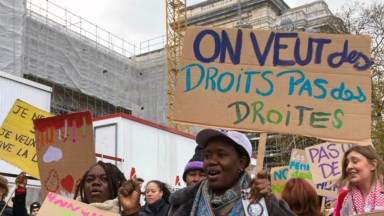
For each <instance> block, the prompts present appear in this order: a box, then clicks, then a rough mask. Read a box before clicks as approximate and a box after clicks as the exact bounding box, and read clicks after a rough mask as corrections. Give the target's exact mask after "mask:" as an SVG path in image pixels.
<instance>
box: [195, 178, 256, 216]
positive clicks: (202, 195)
mask: <svg viewBox="0 0 384 216" xmlns="http://www.w3.org/2000/svg"><path fill="white" fill-rule="evenodd" d="M250 180H251V177H250V176H249V175H248V173H246V172H243V174H241V176H240V179H239V181H238V183H237V184H236V186H235V187H233V188H231V189H229V190H227V191H226V192H225V193H224V194H223V195H222V196H219V197H215V194H214V193H213V190H212V188H211V187H210V186H209V184H208V180H204V181H203V182H202V183H201V185H200V187H199V190H198V191H197V194H196V197H195V201H194V203H193V206H192V211H191V216H217V215H220V216H221V215H222V216H224V215H225V216H227V215H228V216H235V215H239V216H245V212H244V207H243V204H242V202H241V194H240V192H241V190H242V189H246V188H248V187H249V182H250Z"/></svg>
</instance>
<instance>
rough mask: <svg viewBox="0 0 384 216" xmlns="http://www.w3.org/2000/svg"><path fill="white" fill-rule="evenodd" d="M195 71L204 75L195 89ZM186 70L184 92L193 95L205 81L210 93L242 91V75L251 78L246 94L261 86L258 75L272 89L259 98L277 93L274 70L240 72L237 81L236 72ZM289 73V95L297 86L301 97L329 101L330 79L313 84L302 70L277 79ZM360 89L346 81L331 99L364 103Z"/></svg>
mask: <svg viewBox="0 0 384 216" xmlns="http://www.w3.org/2000/svg"><path fill="white" fill-rule="evenodd" d="M192 68H198V69H200V70H198V71H199V72H198V73H200V74H199V75H197V76H196V75H194V77H199V80H198V82H197V83H196V84H195V85H194V86H192V85H193V84H192V83H191V82H192V81H191V77H192V75H191V73H192V72H191V70H192ZM185 70H186V89H185V90H184V92H189V91H191V90H194V89H196V88H197V87H199V86H200V85H201V83H203V81H204V79H205V89H206V90H208V89H209V85H211V88H210V90H211V91H216V89H217V90H218V91H219V92H222V93H225V92H229V91H231V89H232V88H233V86H234V84H235V83H236V87H235V88H236V92H238V91H239V90H240V81H241V75H242V74H244V75H245V76H246V77H247V78H246V81H245V88H244V92H245V93H246V94H248V93H249V92H250V90H251V84H252V83H258V82H256V81H254V79H256V78H255V77H253V76H256V75H260V77H261V78H262V79H263V80H264V81H265V82H267V83H268V85H269V89H267V90H264V91H261V90H260V89H259V88H256V89H254V91H255V92H256V93H257V94H258V95H261V96H270V95H271V94H272V93H273V91H274V84H273V82H272V81H271V79H270V78H271V77H267V75H270V76H271V75H273V72H272V71H264V72H260V71H245V72H242V73H240V74H239V75H238V76H237V80H236V78H235V75H234V74H233V73H230V72H225V73H221V74H219V70H218V69H217V68H215V67H209V68H208V69H207V75H205V69H204V67H203V66H202V65H200V64H191V65H188V66H186V67H184V68H182V69H181V70H180V71H181V72H183V71H185ZM194 71H196V70H194ZM241 71H243V69H241ZM288 74H290V76H289V89H288V95H293V94H294V93H295V87H296V86H297V87H300V88H299V91H298V96H302V95H304V94H305V95H308V96H309V97H314V98H316V99H325V98H326V96H327V93H328V92H327V89H326V88H325V85H327V84H328V83H329V82H328V81H327V80H324V79H315V80H314V81H313V83H312V82H311V81H310V80H309V79H306V78H305V75H304V73H303V72H302V71H300V70H287V71H283V72H280V73H278V74H277V75H276V77H277V78H279V77H283V75H288ZM297 75H298V76H297ZM226 77H228V78H229V82H228V84H227V86H223V84H222V81H223V79H228V78H226ZM252 78H253V79H252ZM216 79H217V81H216ZM314 88H316V89H318V90H320V91H321V92H322V93H321V94H320V95H314V94H313V90H314ZM356 89H357V93H354V92H353V91H352V90H351V89H346V88H345V84H344V82H341V84H340V88H333V89H332V90H331V91H330V96H331V97H332V98H333V99H335V100H343V101H351V100H356V101H358V102H360V103H363V102H365V101H366V100H367V97H366V96H365V94H364V93H363V91H362V90H361V88H360V87H359V86H356ZM342 114H343V113H342Z"/></svg>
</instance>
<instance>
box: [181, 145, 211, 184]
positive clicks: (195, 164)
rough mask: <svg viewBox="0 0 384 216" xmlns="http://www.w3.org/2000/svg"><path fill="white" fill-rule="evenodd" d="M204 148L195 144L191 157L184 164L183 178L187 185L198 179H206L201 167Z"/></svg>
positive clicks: (194, 182)
mask: <svg viewBox="0 0 384 216" xmlns="http://www.w3.org/2000/svg"><path fill="white" fill-rule="evenodd" d="M203 161H204V149H203V148H202V147H200V146H197V147H196V149H195V154H194V155H193V157H192V159H191V160H190V161H189V162H188V163H187V165H185V168H184V173H183V180H184V182H185V183H186V184H187V187H188V186H192V185H194V184H196V183H197V182H199V181H200V180H203V179H206V178H207V177H206V175H205V173H204V169H203Z"/></svg>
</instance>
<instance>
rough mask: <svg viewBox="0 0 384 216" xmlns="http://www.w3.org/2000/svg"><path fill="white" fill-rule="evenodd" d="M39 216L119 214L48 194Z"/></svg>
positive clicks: (114, 215) (115, 215) (109, 215)
mask: <svg viewBox="0 0 384 216" xmlns="http://www.w3.org/2000/svg"><path fill="white" fill-rule="evenodd" d="M38 215H39V216H56V215H57V216H62V215H72V216H84V215H88V216H91V215H92V216H96V215H97V216H107V215H108V216H119V215H120V214H117V213H114V212H111V211H107V210H103V209H100V208H96V207H94V206H92V205H88V204H85V203H82V202H79V201H76V200H74V199H70V198H67V197H64V196H60V195H58V194H54V193H51V192H50V193H48V195H47V198H46V199H45V200H44V203H43V205H42V206H41V208H40V210H39V214H38Z"/></svg>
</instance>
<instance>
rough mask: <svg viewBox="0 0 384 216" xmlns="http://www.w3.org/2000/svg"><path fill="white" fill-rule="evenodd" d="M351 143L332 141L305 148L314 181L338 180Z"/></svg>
mask: <svg viewBox="0 0 384 216" xmlns="http://www.w3.org/2000/svg"><path fill="white" fill-rule="evenodd" d="M352 147H353V145H350V144H335V143H331V142H326V143H322V144H319V145H315V146H311V147H308V148H305V153H306V158H307V159H308V163H309V165H310V167H311V172H312V177H313V182H314V183H322V182H328V181H332V180H336V179H338V178H339V177H340V176H341V171H342V164H341V163H342V160H343V156H344V153H345V152H346V151H347V150H348V149H350V148H352Z"/></svg>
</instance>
